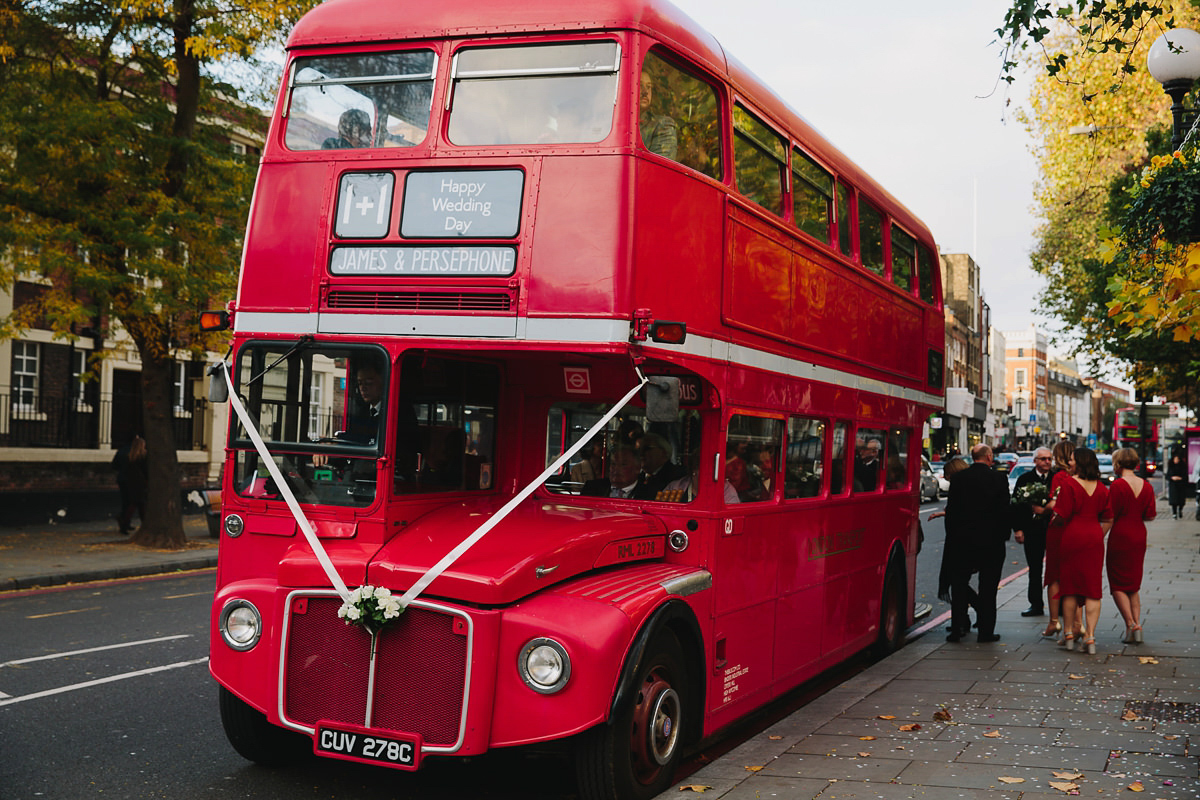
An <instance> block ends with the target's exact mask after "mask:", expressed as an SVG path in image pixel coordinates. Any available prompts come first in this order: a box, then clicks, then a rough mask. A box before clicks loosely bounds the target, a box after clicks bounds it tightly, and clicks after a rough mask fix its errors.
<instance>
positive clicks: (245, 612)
mask: <svg viewBox="0 0 1200 800" xmlns="http://www.w3.org/2000/svg"><path fill="white" fill-rule="evenodd" d="M217 627H218V628H219V629H220V631H221V638H222V639H224V640H225V644H227V645H229V646H230V647H232V648H233V649H234V650H249V649H250V648H251V647H254V645H256V644H258V639H259V637H261V636H262V616H261V615H260V614H259V613H258V609H257V608H255V607H254V605H253V604H252V603H250V602H249V601H247V600H231V601H229V602H228V603H226V604H225V607H224V608H222V609H221V618H220V620H219V621H218V622H217Z"/></svg>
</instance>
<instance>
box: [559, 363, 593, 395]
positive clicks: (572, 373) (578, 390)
mask: <svg viewBox="0 0 1200 800" xmlns="http://www.w3.org/2000/svg"><path fill="white" fill-rule="evenodd" d="M563 380H564V381H566V390H567V392H568V393H570V394H591V393H592V376H591V372H590V371H589V370H588V368H587V367H563Z"/></svg>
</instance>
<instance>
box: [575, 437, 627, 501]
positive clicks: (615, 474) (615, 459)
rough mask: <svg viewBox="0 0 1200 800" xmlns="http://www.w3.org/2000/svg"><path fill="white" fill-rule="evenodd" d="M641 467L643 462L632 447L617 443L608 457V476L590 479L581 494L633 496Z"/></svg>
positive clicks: (589, 495) (590, 495)
mask: <svg viewBox="0 0 1200 800" xmlns="http://www.w3.org/2000/svg"><path fill="white" fill-rule="evenodd" d="M641 469H642V463H641V461H639V460H638V456H637V452H636V451H635V450H634V449H633V448H632V447H630V446H629V445H624V444H618V445H615V446H614V447H613V449H612V453H611V454H610V456H609V459H608V477H607V478H596V479H595V480H590V481H588V482H587V483H585V484H584V485H583V489H582V490H580V494H583V495H587V496H588V497H633V492H634V490H635V489H637V486H638V473H640V472H641Z"/></svg>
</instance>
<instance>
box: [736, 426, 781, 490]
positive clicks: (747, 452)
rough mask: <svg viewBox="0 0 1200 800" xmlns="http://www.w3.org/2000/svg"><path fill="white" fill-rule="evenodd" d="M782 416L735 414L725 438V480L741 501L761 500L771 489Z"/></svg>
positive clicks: (778, 448) (774, 479) (777, 462)
mask: <svg viewBox="0 0 1200 800" xmlns="http://www.w3.org/2000/svg"><path fill="white" fill-rule="evenodd" d="M782 442H783V420H781V419H771V418H769V417H755V416H750V415H748V414H735V415H734V416H733V417H731V418H730V420H729V434H728V438H727V439H726V440H725V480H726V482H727V483H728V484H729V486H731V487H732V488H733V491H735V492H737V496H738V501H739V502H742V503H761V502H763V501H765V500H770V499H771V497H772V496H773V495H774V493H775V484H776V478H777V475H778V466H777V465H778V464H779V450H780V446H781V444H782Z"/></svg>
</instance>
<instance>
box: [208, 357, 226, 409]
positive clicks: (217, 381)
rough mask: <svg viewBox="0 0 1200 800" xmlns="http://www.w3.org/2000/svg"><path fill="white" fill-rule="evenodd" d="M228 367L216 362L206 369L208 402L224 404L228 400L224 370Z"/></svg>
mask: <svg viewBox="0 0 1200 800" xmlns="http://www.w3.org/2000/svg"><path fill="white" fill-rule="evenodd" d="M228 368H229V367H228V366H227V365H226V364H225V362H224V361H218V362H217V363H216V364H213V365H212V366H211V367H209V368H208V402H210V403H224V402H226V401H227V400H229V385H228V384H227V383H225V370H227V369H228Z"/></svg>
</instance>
